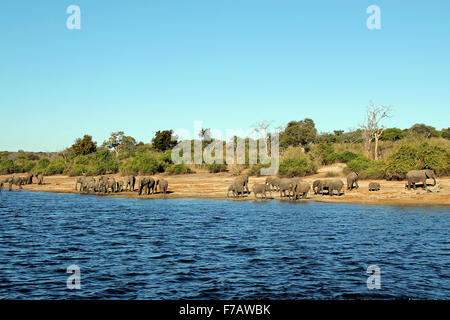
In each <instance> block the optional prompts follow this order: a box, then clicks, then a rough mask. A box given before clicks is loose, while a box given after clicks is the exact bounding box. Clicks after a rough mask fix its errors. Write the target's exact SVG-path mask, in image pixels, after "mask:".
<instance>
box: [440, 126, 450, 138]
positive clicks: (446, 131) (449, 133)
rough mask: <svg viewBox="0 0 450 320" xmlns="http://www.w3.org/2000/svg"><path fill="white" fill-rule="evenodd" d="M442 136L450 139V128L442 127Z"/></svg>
mask: <svg viewBox="0 0 450 320" xmlns="http://www.w3.org/2000/svg"><path fill="white" fill-rule="evenodd" d="M441 136H442V138H444V139H448V140H450V128H447V129H442V133H441Z"/></svg>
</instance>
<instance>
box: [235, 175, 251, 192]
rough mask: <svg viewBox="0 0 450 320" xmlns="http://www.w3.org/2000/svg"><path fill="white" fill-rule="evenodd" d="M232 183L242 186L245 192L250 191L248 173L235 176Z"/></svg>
mask: <svg viewBox="0 0 450 320" xmlns="http://www.w3.org/2000/svg"><path fill="white" fill-rule="evenodd" d="M234 184H236V185H242V187H243V188H244V190H245V191H246V192H247V193H250V190H249V189H248V175H246V174H244V175H242V176H239V177H237V178H235V179H234Z"/></svg>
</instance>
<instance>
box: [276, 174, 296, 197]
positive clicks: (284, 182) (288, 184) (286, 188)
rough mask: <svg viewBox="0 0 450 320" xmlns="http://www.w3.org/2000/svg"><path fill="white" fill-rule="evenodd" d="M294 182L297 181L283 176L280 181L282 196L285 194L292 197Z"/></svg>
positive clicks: (279, 186)
mask: <svg viewBox="0 0 450 320" xmlns="http://www.w3.org/2000/svg"><path fill="white" fill-rule="evenodd" d="M294 183H295V182H293V180H292V179H289V178H283V179H280V180H279V181H278V188H279V191H280V198H282V197H285V196H288V197H289V198H290V197H291V192H292V187H293V184H294Z"/></svg>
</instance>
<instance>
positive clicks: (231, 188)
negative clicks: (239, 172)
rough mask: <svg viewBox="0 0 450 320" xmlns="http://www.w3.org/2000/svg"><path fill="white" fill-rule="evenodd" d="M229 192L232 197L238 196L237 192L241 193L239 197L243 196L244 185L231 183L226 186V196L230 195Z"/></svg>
mask: <svg viewBox="0 0 450 320" xmlns="http://www.w3.org/2000/svg"><path fill="white" fill-rule="evenodd" d="M230 192H231V193H232V195H233V197H234V198H237V197H239V194H241V197H244V186H243V185H242V184H241V183H239V184H236V183H233V184H231V185H230V186H229V187H228V191H227V197H229V196H230Z"/></svg>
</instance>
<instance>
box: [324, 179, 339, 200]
mask: <svg viewBox="0 0 450 320" xmlns="http://www.w3.org/2000/svg"><path fill="white" fill-rule="evenodd" d="M343 187H344V183H343V182H342V180H341V179H329V180H323V181H322V182H321V183H320V193H322V195H323V191H324V190H328V195H330V196H333V195H334V191H336V193H337V195H340V194H341V192H342V188H343Z"/></svg>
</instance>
